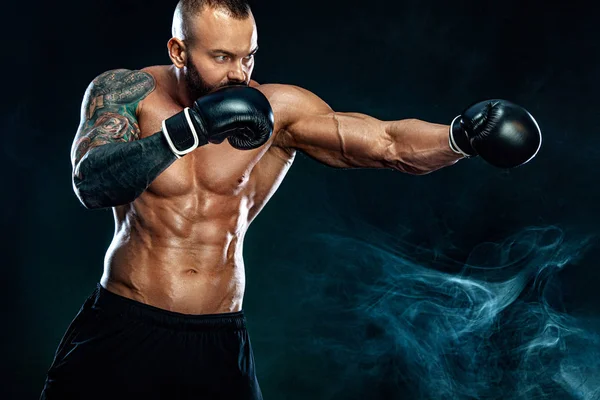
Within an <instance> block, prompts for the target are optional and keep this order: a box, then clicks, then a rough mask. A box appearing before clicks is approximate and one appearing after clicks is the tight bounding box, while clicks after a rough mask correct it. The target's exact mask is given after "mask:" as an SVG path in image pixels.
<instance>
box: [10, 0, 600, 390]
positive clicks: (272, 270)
mask: <svg viewBox="0 0 600 400" xmlns="http://www.w3.org/2000/svg"><path fill="white" fill-rule="evenodd" d="M590 4H591V3H590ZM174 6H175V2H174V1H163V2H149V1H137V2H136V1H129V0H121V1H116V0H112V1H85V2H81V1H62V2H42V1H23V2H17V3H14V4H13V5H11V6H9V9H8V10H9V11H10V13H7V14H5V17H8V18H6V19H5V21H4V24H3V30H4V31H5V33H4V35H3V42H4V46H3V48H4V52H3V54H4V56H3V62H2V68H3V73H2V77H3V94H4V96H2V112H1V116H2V119H1V123H2V124H3V128H4V129H3V130H2V144H1V149H2V152H1V157H0V158H1V162H2V171H3V176H4V179H3V191H2V192H3V195H2V201H3V204H2V205H3V206H2V208H1V210H2V211H1V212H2V221H3V227H4V229H3V240H2V246H3V247H4V249H3V254H4V257H3V259H4V262H3V264H4V265H3V268H2V276H3V279H2V282H3V287H4V290H3V299H2V303H1V304H2V315H3V317H4V318H3V319H4V323H3V326H4V328H3V329H2V330H1V332H2V333H1V334H2V336H3V338H2V339H3V340H2V355H3V357H2V358H3V362H2V363H1V365H2V370H3V371H2V385H1V389H0V397H2V398H15V399H25V398H37V397H38V396H39V392H40V391H41V389H42V385H43V380H44V376H45V372H46V370H47V368H48V367H49V366H50V363H51V361H52V357H53V353H54V351H55V348H56V346H57V344H58V341H59V340H60V338H61V336H62V334H63V333H64V331H65V329H66V327H67V325H68V323H69V322H70V320H71V319H72V318H73V317H74V315H75V314H76V312H77V310H78V309H79V307H80V306H81V303H82V302H83V300H84V299H85V298H86V297H87V296H88V295H89V293H90V292H91V291H92V290H93V288H94V286H95V284H96V282H97V281H98V280H99V278H100V276H101V273H102V263H103V256H104V252H105V250H106V247H107V246H108V244H109V243H110V240H111V238H112V234H113V220H112V215H111V213H110V212H108V211H88V210H86V209H84V208H83V207H82V206H81V205H80V204H79V202H78V200H77V199H76V197H75V196H74V194H73V191H72V188H71V181H70V174H71V166H70V162H69V151H70V146H71V142H72V140H73V137H74V134H75V129H76V128H77V125H78V122H79V107H80V104H81V100H82V96H83V92H84V91H85V88H86V87H87V85H88V83H89V82H90V81H91V80H92V79H93V78H94V77H95V76H97V75H98V74H100V73H101V72H103V71H106V70H109V69H114V68H129V69H137V68H143V67H145V66H149V65H157V64H168V63H169V62H170V60H169V59H168V57H167V51H166V43H167V40H168V39H169V38H170V27H171V18H172V12H173V9H174ZM253 12H254V15H255V19H256V21H257V26H258V34H259V45H260V52H259V53H258V55H257V58H256V67H255V72H254V75H253V78H254V79H255V80H257V81H259V82H261V83H287V84H294V85H299V86H302V87H304V88H306V89H308V90H310V91H312V92H314V93H315V94H317V95H318V96H320V97H321V98H323V99H324V100H325V101H326V102H328V104H329V105H330V106H331V107H332V108H333V109H335V110H336V111H353V112H362V113H366V114H369V115H372V116H374V117H377V118H380V119H384V120H395V119H402V118H419V119H423V120H427V121H431V122H437V123H444V124H449V123H450V121H451V120H452V118H453V117H455V116H456V115H457V114H459V113H460V112H461V111H462V109H463V108H464V107H465V106H466V105H468V104H470V103H472V102H474V101H478V100H483V99H488V98H503V99H507V100H510V101H513V102H516V103H518V104H520V105H522V106H524V107H525V108H527V109H528V110H529V111H530V112H531V113H532V114H533V115H534V117H535V118H536V119H537V121H538V123H539V125H540V127H541V129H542V132H543V134H544V141H543V144H542V148H541V150H540V153H539V154H538V156H537V157H536V158H535V159H534V160H533V161H532V162H530V163H529V164H527V165H525V166H523V167H520V168H517V169H513V170H510V171H503V170H499V169H495V168H493V167H491V166H489V165H486V164H485V163H484V161H482V160H480V159H473V160H463V161H460V162H459V163H458V164H456V165H455V166H452V167H450V168H446V169H443V170H440V171H437V172H435V173H432V174H429V175H425V176H410V175H405V174H401V173H399V172H395V171H391V170H365V169H361V170H336V169H332V168H329V167H326V166H323V165H320V164H318V163H317V162H315V161H313V160H311V159H309V158H307V157H306V156H304V155H300V156H298V157H297V159H296V161H295V164H294V166H293V167H292V169H291V170H290V172H289V173H288V176H287V178H286V180H285V181H284V182H283V184H282V186H281V188H280V189H279V191H278V193H277V194H276V195H275V196H274V197H273V199H272V200H271V202H270V204H269V205H267V206H266V208H265V209H264V211H263V212H262V214H261V215H260V216H259V217H258V218H257V220H256V221H255V222H254V223H253V225H252V226H251V228H250V230H249V233H248V235H247V238H246V244H245V254H244V255H245V260H246V268H247V292H246V297H245V302H244V309H245V311H246V313H247V316H248V319H249V327H250V333H251V335H252V340H253V345H254V351H255V357H256V362H257V367H258V374H259V380H260V382H261V387H262V390H263V393H264V395H265V398H267V399H301V398H302V399H304V398H314V399H317V398H318V399H350V398H352V399H354V398H369V399H379V398H381V399H389V398H398V399H400V398H402V399H408V398H415V399H416V398H419V399H421V398H422V399H428V398H457V399H463V398H464V399H467V398H469V399H470V398H523V399H530V398H531V399H533V398H542V397H544V396H548V398H558V399H560V398H582V399H594V398H599V397H596V396H600V394H599V393H600V392H594V391H593V389H594V388H596V390H599V389H598V387H600V382H599V381H598V380H597V379H596V380H595V381H594V380H593V379H591V380H588V383H587V385H588V386H585V385H584V386H582V388H580V392H578V393H579V395H575V394H573V393H575V392H569V391H567V390H562V389H560V387H559V388H558V389H556V388H554V387H553V386H552V385H550V386H552V387H550V386H548V387H541V388H538V389H536V390H533V391H530V392H527V391H524V390H523V387H521V386H519V382H520V381H519V380H518V379H512V378H511V379H501V380H500V381H496V382H486V385H487V386H486V387H487V389H486V390H483V391H480V392H477V393H476V394H472V395H471V396H470V397H469V396H468V395H467V394H465V393H464V392H461V393H459V392H455V393H454V395H453V396H454V397H444V395H441V394H439V393H437V394H436V391H435V390H434V389H432V388H431V387H434V386H435V385H436V384H437V383H436V382H434V381H428V380H429V376H431V375H428V373H426V372H424V373H423V374H421V375H420V378H419V376H416V375H415V374H413V373H411V372H407V369H410V363H408V362H407V361H406V360H407V359H409V358H410V357H412V356H410V355H409V354H405V353H402V352H398V353H394V352H393V351H392V352H390V350H389V348H387V347H386V348H385V349H383V350H381V351H378V352H377V351H376V352H375V353H377V354H376V355H374V353H373V352H370V351H366V350H364V349H362V348H357V345H358V344H360V342H358V341H356V340H355V339H356V332H363V331H364V330H365V329H367V331H365V332H367V333H365V335H366V337H369V338H371V339H370V340H374V341H375V345H374V348H378V347H377V344H376V342H377V340H378V339H377V338H378V334H377V332H379V331H378V329H379V330H383V331H386V332H387V333H388V334H389V333H390V330H389V326H386V324H380V325H377V323H376V322H377V321H379V322H381V320H377V321H375V322H373V321H370V320H369V317H368V316H366V315H368V310H362V311H364V313H363V314H361V315H362V317H361V318H357V317H356V314H352V313H350V314H348V313H347V311H348V310H350V309H353V307H354V308H355V307H357V306H358V307H359V308H360V306H363V305H364V304H362V302H361V301H362V300H361V299H364V296H363V295H366V293H369V290H370V289H369V288H376V287H378V286H377V284H376V283H373V282H372V281H373V280H372V278H373V276H375V275H376V276H377V277H379V278H382V279H384V278H385V277H386V271H387V270H386V269H385V268H383V269H382V267H381V265H374V264H373V263H372V262H373V260H372V259H371V258H368V257H367V255H365V253H364V252H362V250H361V249H363V247H361V246H367V247H368V246H369V244H371V245H376V246H382V247H385V248H386V249H388V250H385V251H381V250H376V251H375V253H377V254H379V256H378V258H377V260H380V262H381V260H382V259H386V260H388V261H389V260H390V256H389V254H392V253H395V252H399V253H400V254H401V255H402V257H405V258H410V259H412V260H417V261H419V260H420V261H421V262H422V263H423V264H424V265H426V266H428V267H430V268H432V269H436V270H438V271H439V270H443V269H444V268H446V267H447V266H448V265H451V264H452V263H453V262H454V263H458V264H459V265H460V263H462V262H464V261H465V260H468V257H469V254H471V256H473V249H481V246H482V244H484V243H490V242H493V243H501V242H502V241H504V240H506V238H516V239H515V240H516V241H519V240H520V238H521V237H522V236H519V235H521V234H523V233H524V232H531V230H532V229H542V230H549V231H550V233H551V234H558V235H559V236H560V237H561V239H560V240H559V241H558V242H554V244H553V245H552V246H554V247H553V249H554V250H557V251H560V252H561V254H563V255H564V254H566V256H564V258H565V259H567V260H568V261H569V262H567V263H565V264H564V265H561V268H559V270H556V271H555V272H553V273H552V275H553V280H552V282H553V284H552V285H553V286H552V287H553V291H552V295H551V296H550V297H551V299H550V300H552V301H554V303H553V304H554V305H553V307H558V308H560V310H562V311H560V312H563V313H564V314H563V315H567V316H570V317H572V318H576V320H573V321H576V322H573V323H574V324H575V323H577V324H580V323H582V321H586V323H587V325H585V326H586V328H585V334H584V335H582V336H581V338H582V339H581V340H582V341H583V342H582V343H584V344H583V345H582V347H581V348H579V347H576V348H575V347H568V343H566V342H565V343H566V344H565V346H567V347H566V348H563V349H562V350H560V351H557V352H553V353H550V355H549V357H550V358H551V359H553V360H554V361H558V362H560V361H561V360H562V359H563V357H567V358H568V357H571V359H573V360H576V361H575V363H577V362H579V361H577V360H580V362H583V361H581V360H583V359H581V358H577V357H578V356H580V355H581V356H583V355H584V353H586V352H588V354H593V351H595V350H594V349H595V348H597V347H594V343H595V345H597V344H598V343H599V342H598V341H597V337H598V334H600V329H596V328H597V327H598V324H597V321H598V316H599V315H600V306H599V302H600V294H599V291H598V290H597V285H598V282H600V272H599V271H600V269H599V268H598V263H597V259H598V255H599V254H598V250H599V249H598V246H597V240H596V237H595V235H596V232H597V225H598V223H599V222H600V217H599V215H598V204H599V200H600V189H599V188H598V185H597V182H598V174H597V170H596V165H595V161H596V159H597V158H598V154H599V150H598V147H599V146H598V145H599V144H600V137H599V136H598V133H599V132H598V126H599V125H598V123H597V121H596V119H597V114H598V112H597V110H598V101H597V97H596V93H597V91H598V89H599V85H600V79H599V77H598V71H599V70H600V63H599V56H598V54H599V50H600V48H599V45H598V43H599V39H600V35H599V28H598V21H597V18H596V13H595V12H594V10H593V9H592V8H590V6H589V5H587V3H583V2H578V1H569V2H562V4H560V5H550V3H549V2H548V4H546V2H538V1H514V0H511V1H503V2H475V1H472V2H447V1H439V0H436V1H415V0H413V1H398V2H389V1H387V2H386V1H382V0H372V1H369V2H348V1H341V0H329V1H323V0H321V1H312V0H304V1H296V0H285V1H271V0H261V1H260V2H254V5H253ZM515 235H516V236H515ZM357 237H358V238H361V240H362V241H361V242H360V243H362V244H360V245H356V246H354V245H353V244H352V243H356V242H354V241H353V240H350V239H349V238H357ZM536 243H537V242H536ZM536 246H537V244H536ZM552 246H551V247H552ZM534 247H535V246H534ZM378 248H379V247H378ZM546 250H547V248H537V247H535V248H534V249H533V252H534V253H536V254H542V259H543V260H546V261H547V262H548V263H550V264H551V263H552V261H548V260H549V258H544V257H545V256H544V254H546V253H544V251H546ZM352 254H359V256H356V257H354V256H350V257H346V256H345V255H352ZM363 255H364V256H365V257H364V258H363V257H362V256H363ZM386 255H387V256H388V258H386ZM550 258H552V257H550ZM436 259H440V260H441V259H443V260H446V261H444V263H442V264H437V265H436V263H435V260H436ZM447 260H452V261H448V262H447ZM392 261H393V260H392ZM396 261H397V260H396ZM544 262H545V261H544ZM386 265H387V264H386ZM448 268H451V267H448ZM454 272H455V271H454ZM315 277H318V278H319V279H316V278H315ZM396 278H398V277H396ZM398 279H399V280H398V286H397V289H398V290H402V288H403V287H404V286H403V284H402V278H401V277H399V278H398ZM357 280H358V282H361V283H362V284H363V286H361V287H360V288H356V285H357ZM316 282H319V283H318V284H317V283H316ZM323 282H326V284H323ZM332 282H335V284H332ZM371 283H373V284H371ZM354 289H356V290H358V292H356V293H360V294H361V295H360V296H358V294H357V295H356V296H355V295H353V290H354ZM372 294H373V295H374V296H375V297H377V291H376V290H374V291H373V292H372ZM366 296H369V295H366ZM534 297H535V296H534ZM558 299H560V301H558ZM538 300H539V299H538ZM550 300H549V301H550ZM532 301H533V302H534V303H535V301H536V300H535V298H534V299H533V300H532ZM540 301H541V300H540ZM556 304H560V305H559V306H557V305H556ZM403 306H406V303H403ZM558 308H556V310H557V312H559V310H558ZM388 311H389V309H388ZM395 312H396V313H397V314H398V315H399V314H401V313H402V312H403V310H395ZM390 314H391V315H394V312H391V313H390ZM369 321H370V322H369ZM524 321H527V319H524ZM362 322H365V325H364V326H363V325H362ZM513 322H514V321H513ZM388 323H389V320H388ZM370 326H375V328H372V329H375V332H376V333H375V334H372V333H369V332H370V331H369V330H368V329H371V328H369V327H370ZM510 326H513V325H510ZM577 326H580V325H577ZM505 328H506V327H505ZM415 329H419V328H415ZM524 329H525V328H524ZM517 331H518V329H517ZM499 332H500V333H499V334H500V335H501V334H502V332H503V331H502V329H500V331H499ZM569 332H571V331H569ZM360 335H363V333H360ZM360 335H359V336H360ZM383 336H386V335H383ZM392 336H393V333H392ZM517 336H518V335H517ZM361 337H362V336H361ZM386 337H387V336H386ZM373 338H374V339H373ZM388 339H389V338H388ZM381 340H384V339H381ZM385 340H387V339H385ZM490 340H491V341H493V338H492V339H490ZM586 340H587V342H586ZM369 343H371V344H372V342H369ZM494 343H500V344H499V345H498V346H497V351H498V354H500V355H501V356H503V355H505V356H507V357H508V358H509V361H507V364H506V366H504V367H503V366H502V365H500V367H499V369H500V370H502V369H503V368H506V370H512V369H514V365H513V364H514V360H512V361H511V359H510V355H511V354H512V353H511V351H510V348H509V347H508V345H506V344H505V345H502V343H504V342H502V341H498V340H497V341H496V342H494ZM586 343H588V344H589V345H590V346H592V347H591V348H590V347H588V345H587V344H586ZM408 347H410V346H408ZM340 348H343V349H345V350H344V351H340ZM348 349H352V351H353V352H352V357H349V356H348V354H349V353H348V351H347V350H348ZM582 349H587V350H582ZM474 352H476V349H475V350H474ZM590 352H591V353H590ZM573 357H575V358H573ZM363 363H364V365H363ZM406 363H408V364H406ZM511 363H513V364H511ZM550 364H551V363H550ZM365 365H366V366H365ZM374 365H377V367H374ZM420 365H422V364H420ZM450 365H453V364H451V363H450ZM546 365H549V364H546ZM595 366H596V367H597V364H595ZM592 367H594V366H593V365H592ZM592 367H591V368H592ZM456 368H458V367H456V366H454V367H451V368H450V369H451V370H456V371H458V369H456ZM482 368H485V367H482ZM459 369H460V368H459ZM419 371H421V370H419ZM539 371H541V372H540V373H542V374H544V373H546V372H544V368H543V367H540V369H538V372H539ZM429 372H431V371H429ZM521 372H522V371H521ZM588 372H589V373H590V375H589V376H591V377H593V376H599V375H600V369H598V368H596V369H594V368H592V370H591V372H590V371H588ZM551 373H553V372H552V371H547V374H551ZM519 374H520V372H519V373H518V374H517V375H519ZM578 374H579V375H578V376H583V375H581V374H583V372H582V371H579V372H578ZM576 375H577V374H576ZM504 376H505V377H506V375H504ZM586 376H587V375H586ZM548 377H550V375H548ZM457 379H459V380H460V378H457ZM548 379H549V381H553V380H552V378H551V377H550V378H548ZM540 382H541V383H540V385H541V386H543V385H544V382H546V380H544V379H541V380H540ZM590 385H591V386H590ZM559 386H560V385H559ZM563 388H564V387H563ZM440 393H441V392H440ZM577 396H579V397H577Z"/></svg>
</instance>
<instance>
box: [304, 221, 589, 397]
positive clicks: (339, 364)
mask: <svg viewBox="0 0 600 400" xmlns="http://www.w3.org/2000/svg"><path fill="white" fill-rule="evenodd" d="M379 239H380V240H374V238H373V237H371V238H369V240H368V241H365V240H361V239H358V238H352V237H347V236H343V235H338V234H320V235H317V236H315V237H312V238H311V239H310V242H311V243H310V244H308V245H307V247H308V248H311V249H313V250H314V249H316V248H317V247H318V248H320V247H325V249H324V250H325V252H326V253H329V254H333V257H332V259H331V260H327V262H324V263H323V264H321V265H320V266H319V267H318V268H317V267H314V266H313V267H312V268H308V273H307V274H306V275H304V276H306V277H307V278H306V279H307V281H305V283H306V285H307V290H306V295H305V298H304V300H303V301H304V302H305V306H307V307H310V306H314V305H319V307H320V308H323V307H325V308H326V309H325V310H324V312H325V313H326V315H328V316H330V318H327V319H326V320H323V321H320V322H319V323H318V324H317V326H316V327H315V329H313V330H312V332H313V333H312V336H310V338H309V339H306V340H308V343H305V344H306V349H305V351H308V352H313V354H315V355H317V354H318V356H319V357H327V358H328V359H329V360H331V362H332V363H333V364H334V365H335V371H336V375H337V376H343V378H340V382H346V384H347V385H352V384H355V385H357V390H358V389H360V390H364V388H362V387H360V388H359V386H360V382H364V379H365V376H370V377H371V378H374V379H371V380H370V382H373V381H375V382H376V380H377V377H378V376H381V377H385V380H389V379H390V376H392V377H394V379H396V380H397V382H398V385H402V386H404V387H408V388H409V389H410V390H411V391H412V392H413V394H414V398H418V399H509V398H510V399H522V400H526V399H527V400H530V399H582V400H583V399H585V400H592V399H598V398H600V337H599V335H598V327H599V326H600V325H599V324H598V321H587V320H584V319H583V318H577V317H575V316H571V315H568V314H567V313H566V312H564V310H562V309H561V302H560V286H559V285H558V283H559V281H558V279H556V277H557V274H558V273H559V272H560V271H561V270H562V269H563V268H571V267H576V265H575V266H574V265H572V264H575V263H576V261H577V259H578V258H579V257H580V256H581V255H582V253H583V252H584V251H585V249H586V247H587V246H588V245H589V243H590V241H591V238H586V239H584V240H581V239H578V240H571V241H568V240H567V238H566V236H565V234H564V232H563V231H562V230H561V229H559V228H557V227H543V228H540V227H531V228H527V229H524V230H523V231H522V232H519V233H518V234H515V235H513V236H512V237H509V238H507V239H506V240H504V241H502V242H501V243H483V244H480V245H479V246H477V247H476V248H475V249H473V251H472V252H471V253H470V256H469V258H468V260H467V262H466V263H465V264H464V265H463V266H461V267H460V268H456V267H457V265H456V263H453V262H452V261H451V260H449V259H448V258H444V257H443V256H441V255H440V254H439V252H438V253H437V254H426V252H425V251H423V250H422V249H420V250H419V251H415V249H414V248H412V247H411V246H409V245H408V244H407V243H403V242H398V241H396V242H392V241H391V239H390V238H389V237H381V238H379ZM431 253H433V251H432V252H431ZM415 254H417V255H416V256H415ZM426 256H432V257H433V259H434V261H433V262H430V261H428V263H430V264H431V265H429V266H426V265H424V264H426V263H425V262H420V261H419V260H420V259H421V258H422V259H423V260H425V259H427V257H426ZM434 267H435V269H434ZM449 270H453V272H447V271H449ZM352 382H354V383H352ZM403 390H404V389H403ZM403 390H398V397H397V398H405V397H403V396H402V395H401V393H403ZM336 392H337V391H336V388H331V391H330V393H331V398H337V397H335V395H336ZM340 392H341V388H340Z"/></svg>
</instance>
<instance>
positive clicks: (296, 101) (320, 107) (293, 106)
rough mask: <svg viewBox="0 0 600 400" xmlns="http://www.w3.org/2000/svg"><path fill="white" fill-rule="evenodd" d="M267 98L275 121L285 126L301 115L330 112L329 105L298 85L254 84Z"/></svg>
mask: <svg viewBox="0 0 600 400" xmlns="http://www.w3.org/2000/svg"><path fill="white" fill-rule="evenodd" d="M256 89H258V90H260V91H261V92H262V93H263V94H264V95H265V97H266V98H267V99H268V100H269V103H270V104H271V107H272V108H273V114H274V115H275V119H276V121H279V122H280V124H282V125H283V126H287V125H289V124H292V123H294V122H296V121H297V119H298V118H301V117H302V116H303V115H319V114H327V113H330V112H332V109H331V107H329V105H328V104H327V103H326V102H325V101H323V100H322V99H321V98H320V97H319V96H317V95H316V94H314V93H313V92H311V91H309V90H307V89H304V88H302V87H300V86H295V85H285V84H277V83H269V84H264V85H259V86H256Z"/></svg>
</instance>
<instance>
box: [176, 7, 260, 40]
mask: <svg viewBox="0 0 600 400" xmlns="http://www.w3.org/2000/svg"><path fill="white" fill-rule="evenodd" d="M205 7H210V8H215V9H221V10H224V11H225V12H226V13H227V14H228V15H229V16H230V17H232V18H235V19H246V18H248V16H249V15H250V13H251V11H250V4H248V0H179V2H178V3H177V7H176V8H175V15H174V17H173V36H182V37H181V39H187V40H189V39H190V38H191V37H190V27H191V18H192V17H193V16H195V15H198V14H199V13H200V12H202V10H204V8H205ZM178 18H180V19H181V20H180V21H179V23H178V25H179V26H178V27H176V20H177V19H178ZM179 29H180V30H181V31H179Z"/></svg>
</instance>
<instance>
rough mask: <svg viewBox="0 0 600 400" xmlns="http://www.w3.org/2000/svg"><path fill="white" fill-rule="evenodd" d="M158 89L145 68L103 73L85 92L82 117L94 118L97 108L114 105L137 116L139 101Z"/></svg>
mask: <svg viewBox="0 0 600 400" xmlns="http://www.w3.org/2000/svg"><path fill="white" fill-rule="evenodd" d="M155 88H156V80H155V79H154V77H153V76H152V75H151V74H150V73H148V72H146V71H140V70H129V69H124V68H120V69H112V70H109V71H106V72H103V73H101V74H100V75H98V76H96V77H95V78H94V79H93V80H92V82H91V83H90V84H89V85H88V87H87V89H86V91H85V94H84V97H83V103H82V119H91V118H92V116H93V115H94V114H95V112H96V111H99V110H109V109H111V110H113V111H114V109H115V108H116V109H119V110H120V111H123V112H127V113H129V114H130V115H131V116H135V115H136V111H137V108H138V105H139V104H140V102H141V101H142V100H143V99H144V98H146V97H147V96H148V95H149V94H150V93H152V92H153V91H154V89H155ZM121 109H122V110H121Z"/></svg>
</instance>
